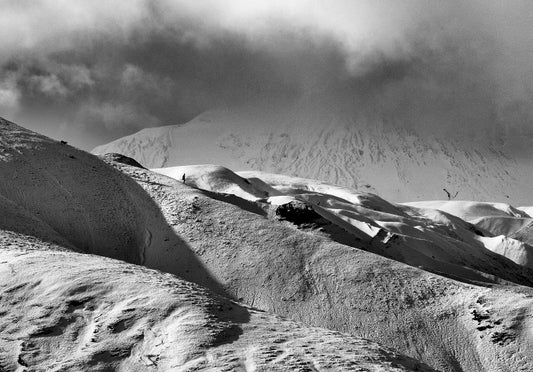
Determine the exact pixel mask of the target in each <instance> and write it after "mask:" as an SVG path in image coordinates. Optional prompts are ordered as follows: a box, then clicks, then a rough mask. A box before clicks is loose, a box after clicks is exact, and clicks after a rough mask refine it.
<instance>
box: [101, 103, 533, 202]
mask: <svg viewBox="0 0 533 372" xmlns="http://www.w3.org/2000/svg"><path fill="white" fill-rule="evenodd" d="M350 115H352V113H350V114H345V113H343V112H342V111H336V110H335V108H331V110H329V111H324V107H323V106H320V107H319V108H316V109H315V110H313V109H312V108H309V107H307V106H306V107H301V108H298V107H296V108H293V109H291V110H279V111H275V110H270V111H268V110H267V111H265V110H263V109H256V110H255V109H252V110H250V109H246V110H245V109H240V110H237V109H236V110H234V111H229V110H218V111H210V112H206V113H204V114H202V115H200V116H198V117H197V118H195V119H193V120H192V121H190V122H189V123H186V124H184V125H174V126H166V127H159V128H148V129H143V130H142V131H140V132H138V133H135V134H133V135H130V136H127V137H124V138H121V139H118V140H116V141H113V142H111V143H109V144H106V145H102V146H99V147H97V148H95V149H94V150H93V152H94V153H96V154H104V153H108V152H118V153H121V154H124V155H127V156H129V157H132V158H134V159H136V160H138V161H139V162H140V163H141V164H143V165H144V166H147V167H149V168H160V167H170V166H178V165H189V164H218V165H222V166H225V167H227V168H230V169H234V170H238V171H242V170H260V171H265V172H271V173H281V174H286V175H292V176H299V177H304V178H312V179H320V180H324V181H327V182H329V183H334V184H338V185H342V186H347V187H350V188H352V189H357V190H359V191H369V192H373V193H376V194H378V195H380V196H382V197H384V198H386V199H390V200H393V201H397V202H401V201H415V200H432V199H441V198H443V197H446V194H445V192H444V191H443V189H446V190H448V191H449V192H450V193H451V194H452V195H455V194H456V193H457V192H458V198H460V199H466V200H498V201H506V202H511V203H514V204H518V205H520V204H527V203H528V202H529V201H530V195H529V189H528V188H527V187H524V185H527V184H531V182H532V181H533V173H532V172H531V170H530V167H529V165H528V164H527V163H522V162H518V161H515V160H513V159H512V158H510V157H508V156H507V155H506V153H505V152H504V150H503V149H502V148H498V147H496V146H495V145H494V144H493V143H492V142H497V141H492V142H490V141H483V140H479V139H472V138H466V137H465V138H463V137H461V136H458V138H452V137H450V138H446V137H443V136H438V137H437V136H436V135H435V136H434V135H432V134H431V133H430V134H427V133H425V134H421V133H418V132H415V131H411V130H409V129H405V128H399V127H396V126H394V125H393V124H391V123H388V122H385V121H383V120H381V121H377V122H376V121H375V120H374V121H372V120H369V119H367V118H365V116H364V115H359V116H356V115H355V116H350Z"/></svg>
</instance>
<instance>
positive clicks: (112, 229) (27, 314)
mask: <svg viewBox="0 0 533 372" xmlns="http://www.w3.org/2000/svg"><path fill="white" fill-rule="evenodd" d="M184 176H185V177H184ZM530 210H531V208H530V207H523V208H521V209H517V208H514V207H512V206H510V205H505V204H503V203H475V202H459V201H456V202H453V203H449V202H440V201H432V202H427V203H422V204H420V203H419V204H398V203H394V202H390V201H388V200H386V199H384V198H381V197H379V196H377V195H375V194H371V193H366V192H360V191H357V190H354V189H352V188H348V187H341V186H335V185H331V184H329V183H327V182H322V181H317V180H312V179H304V178H297V177H293V176H285V175H278V174H269V173H264V172H257V171H247V172H233V171H232V170H230V169H228V168H225V167H222V166H219V165H203V166H196V165H194V166H181V167H178V168H165V169H157V172H156V171H152V170H149V169H146V168H143V167H142V166H140V165H139V164H138V163H136V162H135V161H133V160H132V159H129V158H126V157H124V156H121V155H117V154H108V155H106V156H103V157H101V158H100V159H99V158H98V157H96V156H93V155H91V154H88V153H85V152H83V151H80V150H77V149H75V148H73V147H71V146H68V145H67V144H62V143H60V142H56V141H53V140H51V139H48V138H46V137H43V136H41V135H38V134H36V133H32V132H30V131H27V130H25V129H23V128H21V127H18V126H16V125H15V124H13V123H9V122H7V121H4V120H0V212H1V213H0V286H1V287H2V288H3V293H2V296H0V370H8V371H11V370H14V371H17V370H19V371H23V370H35V371H47V370H64V371H79V370H118V371H128V370H136V371H172V370H184V371H188V370H197V371H211V370H224V369H226V370H236V371H250V370H256V371H261V370H265V371H267V370H268V371H286V370H304V371H307V370H316V371H343V370H345V371H351V370H358V369H360V370H369V371H402V370H409V371H431V370H432V368H434V369H436V370H439V371H450V372H452V371H453V372H456V371H457V372H459V371H479V372H481V371H505V372H511V371H521V370H522V371H529V370H532V368H533V353H532V351H531V350H533V337H532V333H531V331H530V330H531V329H532V327H533V324H532V320H531V319H532V316H531V314H533V300H532V299H533V289H532V287H533V284H532V283H533V274H532V270H531V263H532V259H531V257H530V253H531V246H530V244H531V243H532V239H531V236H532V234H531V232H530V231H531V228H530V224H529V222H530V220H531V218H530V214H529V213H528V212H527V211H530ZM280 315H281V316H282V317H279V316H280ZM316 327H318V328H316ZM368 340H371V341H368Z"/></svg>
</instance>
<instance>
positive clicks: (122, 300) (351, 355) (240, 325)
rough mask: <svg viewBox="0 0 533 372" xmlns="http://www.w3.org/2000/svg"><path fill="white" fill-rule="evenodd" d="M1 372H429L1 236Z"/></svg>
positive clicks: (166, 283)
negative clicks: (363, 371) (296, 371)
mask: <svg viewBox="0 0 533 372" xmlns="http://www.w3.org/2000/svg"><path fill="white" fill-rule="evenodd" d="M0 243H2V245H1V248H2V251H1V259H2V261H1V262H0V286H1V287H2V292H3V295H2V297H1V298H0V320H1V321H0V335H1V337H0V369H1V370H2V371H43V372H44V371H52V370H53V371H204V370H205V371H214V370H216V371H222V370H225V371H288V370H300V371H332V372H333V371H353V370H357V369H359V370H367V371H407V370H411V371H415V370H416V371H430V369H429V368H427V367H424V366H423V365H421V364H420V363H417V362H416V361H414V360H410V359H409V358H406V357H403V356H401V355H398V354H397V353H394V352H392V351H390V350H387V349H385V348H382V347H380V346H379V345H377V344H376V343H374V342H371V341H367V340H363V339H360V338H355V337H350V336H348V335H343V334H340V333H338V332H333V331H327V330H324V329H318V328H306V327H303V326H302V325H301V324H297V323H294V322H291V321H288V320H283V319H280V318H277V317H275V316H272V315H268V314H266V313H263V312H260V311H258V310H255V309H251V308H248V307H244V306H242V305H239V304H237V303H235V302H233V301H230V300H228V299H224V298H220V297H216V296H213V295H212V294H211V293H210V292H208V291H207V290H205V289H203V288H201V287H199V286H198V285H195V284H193V283H190V282H186V281H184V280H181V279H178V278H176V277H174V276H172V275H169V274H163V273H160V272H156V271H153V270H147V269H144V268H142V267H140V266H135V265H129V264H125V263H121V262H119V261H115V260H110V259H105V258H102V257H97V256H90V255H81V254H76V253H72V252H60V251H58V250H57V247H55V246H53V245H47V244H45V243H43V242H42V241H35V240H31V239H30V240H28V238H27V237H25V236H21V235H17V234H14V233H10V234H6V233H3V232H1V231H0Z"/></svg>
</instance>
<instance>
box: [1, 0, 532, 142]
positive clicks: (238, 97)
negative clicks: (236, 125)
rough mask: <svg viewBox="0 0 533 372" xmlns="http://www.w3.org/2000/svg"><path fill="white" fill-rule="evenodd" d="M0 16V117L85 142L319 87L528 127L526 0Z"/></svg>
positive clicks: (435, 118)
mask: <svg viewBox="0 0 533 372" xmlns="http://www.w3.org/2000/svg"><path fill="white" fill-rule="evenodd" d="M0 25H1V27H2V31H1V32H0V50H1V51H2V52H1V54H0V116H2V117H4V118H6V119H10V120H13V121H15V122H17V123H19V124H21V125H23V126H26V127H28V128H30V129H33V130H36V131H39V132H41V133H44V134H47V135H49V136H52V137H54V138H58V139H67V140H68V141H69V142H70V143H72V144H74V145H76V146H79V147H82V148H84V149H91V148H92V147H94V146H95V145H98V144H101V143H105V142H109V141H110V140H112V139H115V138H117V137H120V136H122V135H125V134H129V133H132V132H135V131H137V130H139V129H141V128H143V127H149V126H158V125H168V124H177V123H182V122H185V121H187V120H190V119H191V118H192V117H194V116H195V115H197V114H199V113H201V112H202V111H204V110H208V109H210V108H213V107H218V106H236V105H242V104H254V103H255V102H265V101H268V102H270V103H272V104H274V105H276V104H277V103H278V102H283V103H284V104H286V103H290V102H293V101H296V100H298V99H300V98H301V97H302V96H304V95H306V94H309V92H310V91H317V90H318V91H320V90H323V91H325V92H328V94H330V95H331V96H333V97H339V99H340V100H347V102H351V101H350V100H352V99H353V98H356V99H354V100H353V102H354V106H357V104H358V103H359V104H360V103H361V102H364V103H365V105H370V107H372V110H375V111H376V113H377V116H379V114H380V112H381V111H383V112H385V113H387V114H391V113H392V114H394V115H396V116H397V117H399V118H401V119H402V120H403V121H404V122H405V123H406V124H405V125H415V127H416V126H430V127H431V126H434V127H435V128H436V127H437V126H438V127H447V126H449V127H452V128H453V126H465V125H467V126H470V127H471V128H474V129H476V130H478V129H479V130H480V132H483V131H487V130H490V131H507V132H509V131H510V132H511V133H526V134H528V133H529V134H530V133H533V123H532V122H531V118H532V117H533V104H532V102H533V30H532V28H533V27H532V25H533V2H531V1H529V0H524V1H503V0H502V1H490V0H479V1H473V0H469V1H454V0H449V1H437V0H435V1H427V0H423V1H422V0H421V1H416V0H412V1H409V0H406V1H396V0H390V1H379V0H368V1H362V0H361V1H356V0H328V1H326V0H322V1H317V0H315V1H312V0H290V1H287V0H284V1H283V0H280V1H278V0H255V1H254V0H203V1H202V0H188V1H185V0H159V1H157V0H122V1H118V0H115V1H111V0H91V1H87V0H0ZM402 120H400V122H401V121H402ZM413 123H414V124H413ZM398 125H400V124H398Z"/></svg>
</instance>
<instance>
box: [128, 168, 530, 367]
mask: <svg viewBox="0 0 533 372" xmlns="http://www.w3.org/2000/svg"><path fill="white" fill-rule="evenodd" d="M121 169H122V170H123V171H124V172H127V173H128V174H130V175H131V176H132V177H133V178H134V179H139V180H144V179H149V180H151V182H142V184H143V187H145V189H146V190H147V192H148V193H150V194H151V195H154V196H155V197H156V198H157V199H158V200H162V201H163V200H167V201H164V202H162V203H161V208H162V210H163V213H165V214H166V215H167V214H171V213H172V212H171V211H176V210H179V211H180V212H179V214H178V215H177V216H176V217H174V218H173V219H172V223H171V224H172V226H173V228H174V229H175V231H177V232H178V233H179V234H180V235H181V236H182V237H183V238H184V239H185V240H186V241H187V242H189V244H190V246H191V248H192V249H193V250H194V251H196V252H198V255H199V256H200V257H202V260H203V262H205V263H206V266H207V267H208V268H209V270H210V271H211V272H212V273H213V275H214V276H215V277H217V278H218V279H219V280H220V281H221V283H223V285H224V287H225V288H227V290H228V291H229V293H232V294H234V296H235V297H237V298H242V300H243V301H245V302H246V303H248V304H251V305H253V306H256V307H259V308H262V309H266V310H269V311H273V312H276V313H278V314H284V315H287V316H290V317H291V318H293V319H298V320H302V321H304V322H305V323H307V324H312V325H320V326H325V327H327V328H332V329H336V330H339V331H343V332H348V333H351V334H357V335H360V336H362V337H365V338H370V339H373V340H378V341H379V342H382V343H383V344H385V345H387V346H390V347H393V348H395V349H397V350H401V351H402V352H404V353H406V354H408V355H410V356H413V357H415V358H417V359H419V360H422V361H424V362H426V363H428V364H430V365H431V366H433V367H435V368H437V369H439V370H444V371H460V370H468V371H485V370H488V371H500V370H501V371H505V370H509V371H511V370H519V369H520V368H525V370H527V368H529V366H528V363H529V362H525V364H521V363H522V362H520V363H519V362H518V359H520V358H524V359H525V360H527V359H528V358H529V357H527V356H524V355H523V354H520V353H522V352H518V351H517V349H516V347H522V346H523V345H525V344H528V343H529V341H527V339H528V336H525V334H524V336H523V337H522V336H520V337H519V338H520V341H519V342H517V343H516V344H514V343H510V342H509V343H508V342H505V344H503V343H502V344H501V343H499V341H498V340H499V337H500V334H507V332H508V328H507V326H505V327H504V328H500V326H501V324H503V323H502V322H500V320H499V319H500V318H501V319H511V318H513V317H515V315H511V313H513V314H514V313H515V311H519V312H523V313H529V311H530V310H528V308H529V306H530V305H528V304H527V303H528V302H527V301H528V300H526V302H525V303H524V302H523V299H524V298H526V297H527V295H526V297H522V296H523V294H520V292H522V291H526V292H524V293H528V291H529V289H526V288H524V287H516V286H513V285H510V284H509V283H508V282H505V281H501V279H498V277H497V276H494V275H486V274H482V271H478V270H491V271H492V272H493V274H500V275H504V276H506V277H507V278H509V279H511V277H510V276H509V275H512V274H511V273H513V272H514V273H515V274H516V275H518V277H520V276H522V275H523V273H524V272H526V271H527V270H524V269H523V268H521V267H520V266H519V265H516V264H515V263H513V262H512V261H511V260H509V259H506V258H504V257H502V256H500V255H498V254H495V253H493V252H491V251H490V250H488V249H486V248H485V247H484V246H483V244H482V242H480V241H478V240H476V239H475V237H476V236H478V235H477V234H476V233H475V228H473V226H472V225H470V224H468V223H466V222H465V221H462V220H460V219H458V218H456V217H454V216H451V215H448V214H445V213H443V212H439V211H437V210H424V209H418V208H410V207H404V206H401V205H397V204H392V203H389V202H387V201H385V200H384V199H381V198H379V197H376V196H374V195H371V194H360V193H356V192H354V191H353V190H352V191H350V190H349V189H347V188H340V187H335V186H333V187H332V186H331V185H330V186H329V188H330V191H331V195H327V194H325V193H326V192H327V191H328V185H327V184H325V183H323V182H318V181H312V180H303V179H293V178H291V177H287V176H278V175H271V174H270V175H266V176H265V175H264V174H263V173H260V172H239V174H238V175H237V176H239V177H236V175H234V174H233V175H232V174H231V171H230V170H228V169H224V171H223V172H220V167H212V166H208V167H202V166H190V167H187V168H181V169H180V171H179V172H177V174H176V176H177V177H176V178H178V180H176V181H175V184H174V187H175V188H179V189H180V190H182V191H181V192H180V197H179V199H178V200H176V199H174V201H177V204H174V203H172V204H169V201H170V198H162V197H161V195H162V194H164V193H171V191H170V190H168V189H167V191H165V188H163V187H161V186H158V184H167V183H166V182H165V181H163V179H162V178H160V177H161V176H159V177H158V176H157V175H154V174H150V173H148V172H147V171H143V170H140V169H138V168H131V167H122V166H121ZM175 169H176V168H174V170H175ZM202 169H203V171H205V172H206V174H205V175H204V176H205V177H204V178H205V179H213V178H214V175H213V174H209V173H210V172H211V171H213V172H214V173H218V174H223V175H224V180H219V182H210V183H209V185H211V187H212V188H211V189H210V190H209V191H205V192H204V196H202V195H201V194H197V193H194V192H192V191H190V192H189V191H188V192H186V190H187V186H188V184H187V182H188V181H187V179H186V183H185V184H183V183H182V181H181V180H182V178H181V177H182V175H183V173H182V171H184V170H185V171H186V172H190V173H191V174H193V173H194V174H195V176H194V178H193V179H200V178H202V175H201V171H202ZM159 171H161V170H159ZM166 173H167V174H171V173H172V169H168V170H167V171H166ZM186 174H187V173H186ZM243 178H246V179H247V180H248V181H249V182H250V184H253V185H254V186H256V187H258V188H259V187H260V186H261V185H264V184H265V183H266V184H268V186H269V187H271V188H274V189H277V191H278V193H282V194H283V195H277V196H274V197H269V198H268V199H267V200H266V201H265V200H258V201H257V202H256V203H257V205H262V206H263V208H264V209H263V210H265V209H267V210H268V211H269V212H268V214H269V215H270V214H271V210H269V208H270V207H274V208H275V207H276V206H272V205H271V204H268V202H270V201H272V200H273V199H274V200H276V201H280V202H281V204H282V203H284V202H287V201H290V200H295V199H303V198H304V197H305V198H307V199H308V200H311V202H309V201H307V203H310V204H313V203H315V202H320V206H319V207H320V208H321V207H324V210H325V212H328V211H327V210H326V209H327V207H328V205H332V206H335V207H339V206H340V205H341V203H344V204H343V206H342V208H332V209H336V210H337V211H338V212H340V213H343V212H342V211H341V209H344V210H346V211H348V212H350V211H352V212H353V211H354V210H356V211H358V213H359V218H360V219H365V220H366V221H368V222H369V223H374V224H379V223H384V222H388V221H391V220H396V221H401V220H403V222H402V224H403V225H404V227H402V226H399V227H401V228H402V229H403V234H402V233H401V232H400V233H398V232H396V233H394V234H395V235H398V236H400V235H401V236H400V239H397V238H394V239H389V241H388V242H387V234H388V233H387V234H383V233H380V234H378V235H376V236H377V238H374V239H373V240H374V244H372V243H370V244H369V242H368V237H366V239H367V240H365V236H364V234H359V235H358V236H356V235H354V234H352V232H353V231H354V230H355V229H352V230H350V226H351V227H352V228H353V227H354V226H353V225H350V224H346V225H344V227H346V230H344V229H337V228H335V226H334V225H331V224H330V225H328V224H325V223H324V221H319V220H317V221H306V222H310V223H309V224H307V223H303V224H300V225H298V223H297V222H295V223H291V222H290V221H289V220H285V221H280V222H279V223H281V225H279V224H276V223H275V220H276V219H275V218H274V219H271V217H267V219H265V217H266V216H265V215H264V214H262V213H261V212H262V210H261V209H259V208H258V209H257V211H256V212H250V211H251V208H249V210H250V211H248V212H244V211H243V210H242V207H241V206H242V203H243V201H242V200H241V202H236V200H235V199H233V200H231V199H230V198H228V197H227V196H224V197H222V196H220V197H219V198H220V200H226V201H227V204H226V205H222V204H219V203H215V202H214V201H213V200H212V199H210V198H209V197H212V196H213V194H214V192H215V191H216V190H217V189H216V188H217V187H218V186H219V185H220V186H221V187H223V188H224V189H225V190H228V189H231V188H232V187H230V186H229V185H228V182H230V181H229V180H231V179H233V180H235V184H234V185H233V188H235V189H237V188H239V187H242V186H244V185H246V182H244V181H243V180H242V179H243ZM257 179H261V182H257ZM291 180H292V181H291ZM191 181H193V180H192V179H191ZM193 182H194V181H193ZM313 189H314V190H316V189H319V190H320V191H319V192H316V193H312V192H310V190H313ZM189 193H191V194H190V196H187V194H189ZM289 194H292V195H289ZM333 194H336V195H343V197H344V198H346V199H350V200H351V202H348V200H346V199H343V198H340V197H339V196H335V195H333ZM193 195H194V196H193ZM206 196H207V197H208V198H206ZM253 199H255V197H254V198H253ZM303 200H304V201H305V199H303ZM313 200H314V202H313ZM323 203H326V204H323ZM273 204H275V203H273ZM269 205H270V207H269ZM315 205H316V204H315ZM316 210H317V211H318V210H319V208H316ZM332 212H335V211H332ZM174 213H176V212H174ZM409 213H410V214H411V215H410V214H409ZM332 214H333V213H331V215H332ZM323 215H326V213H323ZM315 217H316V216H311V219H314V218H315ZM190 220H194V221H195V222H196V224H195V225H194V227H192V226H191V225H190V224H188V223H187V222H186V221H190ZM300 222H301V221H300ZM315 222H316V223H317V226H315V227H313V224H314V223H315ZM413 224H414V227H415V228H412V227H413V226H412V225H413ZM398 225H399V224H398ZM355 227H361V229H360V230H361V231H362V230H363V228H362V227H363V225H362V224H361V225H358V226H355ZM384 227H385V228H386V229H391V230H392V229H393V228H398V227H397V226H394V224H390V225H389V226H385V224H384ZM409 227H411V228H410V229H408V228H409ZM417 227H418V228H417ZM469 228H470V229H471V230H472V231H471V230H469ZM369 230H370V231H371V230H372V229H369ZM382 231H383V232H386V230H385V229H384V228H382ZM415 232H416V234H417V235H415ZM391 235H392V234H391ZM478 237H481V236H478ZM416 238H418V241H419V242H420V243H421V244H418V245H417V246H415V247H412V246H411V242H414V241H415V240H417V239H416ZM403 239H407V240H403ZM371 241H372V240H371ZM334 242H342V243H343V244H336V243H334ZM397 242H400V243H401V244H400V245H394V244H396V243H397ZM405 242H407V243H408V244H405ZM452 244H453V245H456V246H455V247H454V246H452ZM386 247H391V248H393V249H395V252H392V253H394V254H393V255H387V253H386V252H384V250H383V249H382V248H386ZM380 249H381V251H380ZM448 249H452V252H453V254H450V252H447V250H448ZM424 250H426V251H427V250H430V251H433V252H439V253H440V254H441V256H440V257H435V258H432V257H431V256H429V255H424V254H423V253H424ZM369 251H370V252H376V253H378V254H379V255H376V254H373V253H370V252H369ZM417 251H418V252H417ZM404 253H407V254H404ZM380 255H381V256H386V257H392V258H394V260H390V259H387V258H384V257H380ZM446 260H455V262H453V263H449V264H446ZM398 261H400V262H398ZM497 261H499V262H498V263H495V262H497ZM401 262H405V263H407V264H408V266H406V265H404V264H402V263H401ZM493 264H494V265H496V266H493ZM431 265H433V266H431ZM500 265H501V266H500ZM413 266H420V268H419V267H413ZM497 266H499V269H497ZM421 268H422V269H426V270H421ZM428 271H430V272H431V271H433V272H434V273H435V274H430V273H428ZM446 277H449V278H453V279H448V278H446ZM518 277H515V279H517V278H518ZM494 281H496V282H500V283H501V284H503V287H502V286H500V285H498V286H496V287H495V288H494V289H493V290H491V289H488V288H490V287H491V286H494ZM526 281H527V279H526ZM515 291H516V292H515ZM511 298H512V300H511ZM513 302H515V303H516V304H517V306H518V308H515V307H514V305H511V303H513ZM523 306H525V308H524V307H523ZM518 309H521V310H518ZM487 313H490V314H491V315H490V316H489V317H488V318H485V315H486V314H487ZM478 314H482V318H483V319H479V320H478ZM505 314H507V315H505ZM508 317H511V318H508ZM494 322H496V323H498V324H496V323H494ZM376 324H379V325H380V326H376ZM507 324H508V323H507ZM406 327H407V328H406ZM523 327H524V328H522V329H524V330H525V329H529V325H526V324H524V325H523ZM511 337H512V338H514V337H515V336H511ZM443 340H447V341H443ZM519 345H520V346H519ZM511 350H513V351H511ZM521 350H523V349H521ZM515 352H518V353H519V354H520V355H522V356H521V357H520V358H517V359H516V362H511V361H510V360H509V359H507V358H505V357H504V359H505V362H504V363H501V362H500V359H499V358H501V355H502V354H501V353H515ZM515 363H517V364H515Z"/></svg>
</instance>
